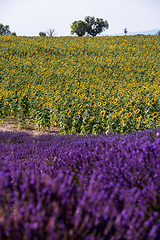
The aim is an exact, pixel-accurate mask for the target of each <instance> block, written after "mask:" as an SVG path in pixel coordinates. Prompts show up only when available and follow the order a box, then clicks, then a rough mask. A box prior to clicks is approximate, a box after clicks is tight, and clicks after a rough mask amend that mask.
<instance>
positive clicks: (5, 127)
mask: <svg viewBox="0 0 160 240" xmlns="http://www.w3.org/2000/svg"><path fill="white" fill-rule="evenodd" d="M0 131H14V132H27V133H30V134H33V135H40V134H58V133H59V132H60V127H59V126H53V127H50V128H48V129H44V130H42V131H39V130H38V127H37V126H36V125H34V124H31V123H27V121H26V124H25V125H24V126H23V127H22V126H19V123H18V121H17V120H16V119H15V118H14V119H13V118H10V117H7V118H6V119H5V120H1V121H0Z"/></svg>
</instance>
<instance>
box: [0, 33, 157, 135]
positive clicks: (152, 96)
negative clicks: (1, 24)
mask: <svg viewBox="0 0 160 240" xmlns="http://www.w3.org/2000/svg"><path fill="white" fill-rule="evenodd" d="M0 42H1V44H0V56H1V59H0V61H1V62H0V72H1V73H0V119H2V120H3V118H5V117H6V116H8V115H9V116H13V117H16V119H17V120H18V121H19V122H20V124H21V123H23V122H24V121H25V119H27V121H28V119H29V120H33V122H34V123H35V124H37V126H38V127H39V129H42V128H46V127H50V126H55V125H58V126H60V127H61V130H62V132H63V133H76V134H81V133H83V134H84V133H85V134H86V133H94V134H97V133H99V132H104V131H105V132H110V131H112V132H120V133H127V132H130V131H132V130H139V129H149V128H156V127H158V126H159V125H160V111H159V109H160V85H159V79H160V70H159V44H160V42H159V36H157V35H153V36H152V35H151V36H143V35H136V36H127V37H124V36H117V37H94V38H91V37H83V38H80V37H54V38H50V37H45V38H41V37H34V38H33V37H11V36H0ZM146 48H147V51H146Z"/></svg>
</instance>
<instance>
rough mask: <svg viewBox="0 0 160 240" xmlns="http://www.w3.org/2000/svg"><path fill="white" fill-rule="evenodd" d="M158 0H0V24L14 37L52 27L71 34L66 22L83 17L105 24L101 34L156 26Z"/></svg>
mask: <svg viewBox="0 0 160 240" xmlns="http://www.w3.org/2000/svg"><path fill="white" fill-rule="evenodd" d="M159 13H160V0H0V23H2V24H3V25H9V26H10V30H11V32H16V33H17V35H18V36H38V35H39V32H45V31H47V30H48V29H55V33H56V36H71V33H70V32H71V27H70V25H71V24H72V23H73V22H74V21H77V20H84V18H85V16H94V17H95V18H103V19H104V20H107V21H108V23H109V29H107V30H106V31H105V32H103V34H104V35H113V34H117V33H123V32H124V29H125V28H127V29H128V33H129V32H141V31H147V30H152V29H160V14H159Z"/></svg>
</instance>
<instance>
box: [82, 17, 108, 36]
mask: <svg viewBox="0 0 160 240" xmlns="http://www.w3.org/2000/svg"><path fill="white" fill-rule="evenodd" d="M84 20H85V23H86V24H87V33H88V34H89V35H91V36H93V37H95V36H97V34H99V33H101V32H103V31H105V30H106V29H108V28H109V24H108V22H107V20H105V21H104V20H103V19H102V18H96V19H95V17H90V16H87V17H85V19H84Z"/></svg>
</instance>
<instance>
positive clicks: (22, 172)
mask: <svg viewBox="0 0 160 240" xmlns="http://www.w3.org/2000/svg"><path fill="white" fill-rule="evenodd" d="M159 173H160V127H159V128H157V129H152V130H143V131H142V130H141V131H139V132H132V133H130V134H126V135H122V134H121V135H120V134H108V135H104V134H99V135H79V136H77V135H69V134H67V135H59V134H57V135H47V134H46V135H39V136H36V137H35V136H32V135H30V134H28V133H24V132H0V239H1V240H4V239H7V240H52V239H55V240H82V239H84V240H107V239H111V240H112V239H114V240H118V239H120V240H125V239H130V240H137V239H138V240H142V239H144V240H153V239H154V240H158V239H160V174H159Z"/></svg>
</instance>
